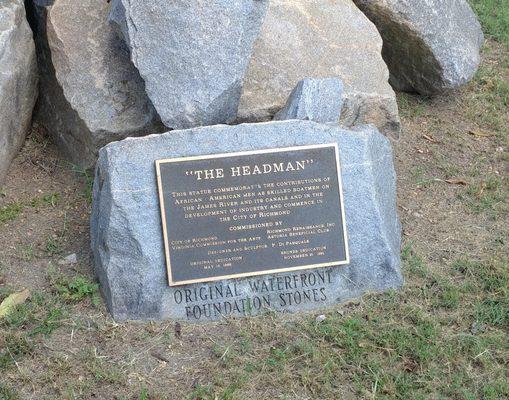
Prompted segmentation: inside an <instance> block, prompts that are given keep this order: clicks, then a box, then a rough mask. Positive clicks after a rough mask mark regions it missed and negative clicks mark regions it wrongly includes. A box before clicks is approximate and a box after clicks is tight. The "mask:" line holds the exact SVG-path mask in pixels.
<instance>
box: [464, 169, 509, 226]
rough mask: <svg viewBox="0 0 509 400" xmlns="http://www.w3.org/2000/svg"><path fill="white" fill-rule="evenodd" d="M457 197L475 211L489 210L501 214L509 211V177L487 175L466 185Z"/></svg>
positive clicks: (494, 213)
mask: <svg viewBox="0 0 509 400" xmlns="http://www.w3.org/2000/svg"><path fill="white" fill-rule="evenodd" d="M459 198H460V199H462V200H464V201H465V202H466V204H467V205H468V207H469V208H470V209H471V210H472V211H473V212H475V213H477V214H479V213H483V212H490V213H491V215H492V216H500V217H501V216H503V215H507V213H508V212H509V178H508V177H501V176H487V177H483V178H481V180H479V181H478V182H475V183H473V184H472V185H468V186H467V188H466V189H465V190H464V192H463V193H462V194H460V195H459Z"/></svg>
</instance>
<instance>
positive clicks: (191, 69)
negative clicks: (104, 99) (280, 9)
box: [110, 0, 268, 128]
mask: <svg viewBox="0 0 509 400" xmlns="http://www.w3.org/2000/svg"><path fill="white" fill-rule="evenodd" d="M116 1H117V3H114V4H113V9H112V13H111V17H110V19H111V21H112V23H114V24H117V25H118V28H117V29H118V30H119V31H120V32H122V33H123V36H124V38H125V40H126V41H127V43H128V44H129V47H130V49H131V59H132V61H133V63H134V65H136V67H137V68H138V70H139V71H140V74H141V76H142V77H143V79H144V80H145V84H146V89H147V93H148V96H149V97H150V99H151V100H152V102H153V103H154V106H155V108H156V109H157V111H158V113H159V115H160V116H161V119H162V121H163V123H164V124H165V125H166V126H168V127H170V128H189V127H194V126H200V125H212V124H217V123H229V122H232V121H233V120H234V119H235V118H236V115H237V108H238V104H239V98H240V92H241V87H242V79H243V78H244V74H245V71H246V67H247V64H248V61H249V57H250V55H251V50H252V47H253V43H254V41H255V39H256V37H257V36H258V33H259V30H260V26H261V24H262V21H263V17H264V15H265V11H266V8H267V3H268V1H267V0H235V1H231V0H209V1H206V2H204V1H201V0H174V1H171V2H168V1H166V0H116Z"/></svg>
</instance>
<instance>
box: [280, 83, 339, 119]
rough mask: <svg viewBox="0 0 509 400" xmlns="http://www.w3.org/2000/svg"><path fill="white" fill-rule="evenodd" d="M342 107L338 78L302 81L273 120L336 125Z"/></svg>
mask: <svg viewBox="0 0 509 400" xmlns="http://www.w3.org/2000/svg"><path fill="white" fill-rule="evenodd" d="M342 107H343V81H341V79H339V78H321V79H303V80H302V81H300V82H299V83H298V84H297V86H295V89H293V91H292V93H291V94H290V97H289V98H288V101H287V102H286V105H285V106H284V107H283V109H282V110H281V111H279V112H278V113H277V114H276V115H275V116H274V120H276V121H281V120H285V119H301V120H305V121H315V122H322V123H338V122H339V117H340V116H341V108H342Z"/></svg>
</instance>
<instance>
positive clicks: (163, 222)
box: [155, 143, 350, 287]
mask: <svg viewBox="0 0 509 400" xmlns="http://www.w3.org/2000/svg"><path fill="white" fill-rule="evenodd" d="M327 147H333V148H334V153H335V158H336V172H337V177H338V194H339V200H340V204H341V220H342V225H343V239H344V243H343V244H344V248H345V255H346V257H345V260H342V261H333V262H328V263H320V264H306V265H302V266H296V267H289V268H274V269H271V270H263V271H252V272H245V273H238V274H229V275H221V276H212V277H208V278H198V279H189V280H186V281H177V282H174V281H173V280H172V274H171V262H170V249H169V246H168V232H167V230H166V225H167V221H166V211H165V207H164V196H163V187H162V181H161V168H160V166H161V164H166V163H173V162H181V161H194V160H206V159H211V158H226V157H236V156H243V155H253V154H267V153H283V152H286V151H298V150H308V149H319V148H327ZM155 167H156V178H157V189H158V192H159V206H160V211H161V225H162V229H163V240H164V253H165V259H166V271H167V273H168V285H169V286H170V287H174V286H182V285H189V284H192V283H205V282H215V281H220V280H224V279H235V278H245V277H251V276H260V275H269V274H274V273H278V272H292V271H300V270H305V269H316V268H324V267H332V266H335V265H345V264H349V263H350V252H349V248H348V234H347V230H346V219H345V206H344V201H343V181H342V179H341V165H340V162H339V149H338V144H337V143H326V144H313V145H302V146H291V147H277V148H270V149H260V150H248V151H239V152H234V153H217V154H207V155H201V156H187V157H176V158H166V159H160V160H155Z"/></svg>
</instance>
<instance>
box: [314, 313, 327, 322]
mask: <svg viewBox="0 0 509 400" xmlns="http://www.w3.org/2000/svg"><path fill="white" fill-rule="evenodd" d="M326 319H327V317H326V316H325V315H323V314H322V315H319V316H318V317H316V320H315V321H316V322H317V323H318V324H319V323H320V322H323V321H325V320H326Z"/></svg>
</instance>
